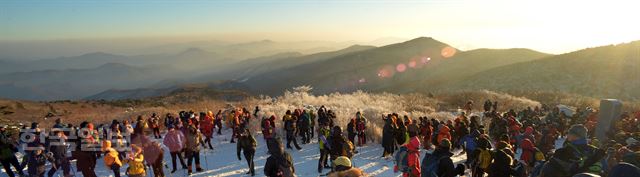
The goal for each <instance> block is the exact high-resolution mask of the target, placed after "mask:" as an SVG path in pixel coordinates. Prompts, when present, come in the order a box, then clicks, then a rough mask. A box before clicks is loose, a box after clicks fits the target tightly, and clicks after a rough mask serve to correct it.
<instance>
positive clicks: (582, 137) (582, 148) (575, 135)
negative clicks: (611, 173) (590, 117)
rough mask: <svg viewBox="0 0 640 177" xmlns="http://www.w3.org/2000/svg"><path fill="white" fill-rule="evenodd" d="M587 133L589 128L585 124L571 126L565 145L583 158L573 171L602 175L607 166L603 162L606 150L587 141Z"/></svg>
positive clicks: (574, 172) (573, 172) (575, 172)
mask: <svg viewBox="0 0 640 177" xmlns="http://www.w3.org/2000/svg"><path fill="white" fill-rule="evenodd" d="M587 134H588V130H587V128H586V127H585V126H584V125H582V124H576V125H573V126H571V127H570V128H569V130H568V133H567V140H566V141H565V143H564V146H563V147H567V148H569V149H571V150H572V151H573V154H574V155H575V156H576V157H579V159H581V161H580V163H579V166H578V167H577V169H574V170H573V171H572V174H578V173H584V172H587V173H593V174H597V175H600V174H602V170H603V167H606V165H604V164H603V163H602V159H603V158H604V157H605V155H606V154H605V152H604V150H602V149H600V148H597V147H595V146H593V145H590V144H588V143H587Z"/></svg>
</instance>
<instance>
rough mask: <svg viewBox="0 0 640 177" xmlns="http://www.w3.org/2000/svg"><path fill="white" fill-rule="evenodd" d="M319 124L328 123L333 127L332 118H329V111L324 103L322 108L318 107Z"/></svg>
mask: <svg viewBox="0 0 640 177" xmlns="http://www.w3.org/2000/svg"><path fill="white" fill-rule="evenodd" d="M317 114H318V125H320V126H322V125H327V126H329V127H331V123H330V121H331V119H330V118H329V113H328V112H327V108H326V107H324V105H322V106H320V109H318V113H317Z"/></svg>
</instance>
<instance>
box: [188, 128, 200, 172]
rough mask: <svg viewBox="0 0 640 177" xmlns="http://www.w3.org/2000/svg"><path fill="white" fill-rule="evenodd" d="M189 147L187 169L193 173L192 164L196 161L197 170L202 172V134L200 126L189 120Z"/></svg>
mask: <svg viewBox="0 0 640 177" xmlns="http://www.w3.org/2000/svg"><path fill="white" fill-rule="evenodd" d="M186 137H187V147H186V150H185V154H186V156H187V171H188V174H189V175H191V174H192V172H193V171H191V167H192V166H191V164H192V163H193V162H194V161H195V164H196V172H201V171H202V167H200V144H201V143H202V134H201V133H200V131H198V128H196V126H195V125H194V124H193V122H191V121H190V120H189V126H188V131H187V136H186Z"/></svg>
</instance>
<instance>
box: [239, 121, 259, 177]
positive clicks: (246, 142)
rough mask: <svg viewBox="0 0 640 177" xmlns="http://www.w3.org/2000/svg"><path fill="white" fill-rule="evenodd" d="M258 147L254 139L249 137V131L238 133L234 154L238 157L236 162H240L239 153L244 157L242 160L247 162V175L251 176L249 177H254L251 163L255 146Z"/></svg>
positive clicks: (251, 136)
mask: <svg viewBox="0 0 640 177" xmlns="http://www.w3.org/2000/svg"><path fill="white" fill-rule="evenodd" d="M257 145H258V143H257V141H256V138H254V137H253V135H251V132H250V131H249V129H246V128H245V129H244V131H243V132H242V133H240V135H239V137H238V144H237V146H236V153H237V155H238V160H242V158H241V157H240V151H242V154H243V155H244V158H245V159H246V160H247V165H248V166H249V172H247V174H251V176H255V175H256V172H255V167H254V162H253V157H254V156H255V154H256V146H257Z"/></svg>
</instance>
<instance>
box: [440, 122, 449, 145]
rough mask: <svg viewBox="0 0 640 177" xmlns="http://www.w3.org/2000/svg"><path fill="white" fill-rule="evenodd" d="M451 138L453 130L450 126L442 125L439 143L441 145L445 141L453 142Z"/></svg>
mask: <svg viewBox="0 0 640 177" xmlns="http://www.w3.org/2000/svg"><path fill="white" fill-rule="evenodd" d="M451 138H452V137H451V129H449V126H447V125H442V127H440V129H439V130H438V138H437V143H438V144H440V143H441V142H442V140H444V139H448V140H449V141H451Z"/></svg>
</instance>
